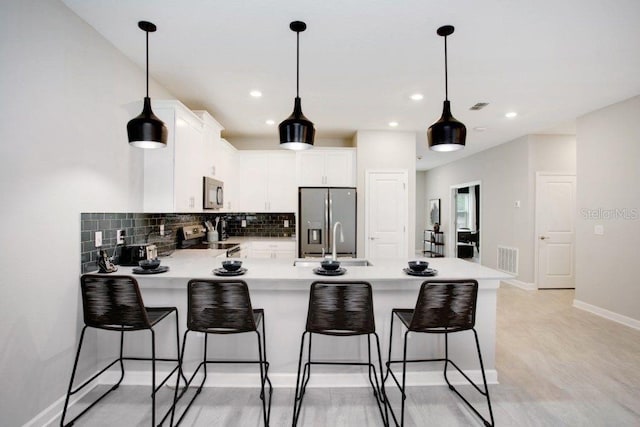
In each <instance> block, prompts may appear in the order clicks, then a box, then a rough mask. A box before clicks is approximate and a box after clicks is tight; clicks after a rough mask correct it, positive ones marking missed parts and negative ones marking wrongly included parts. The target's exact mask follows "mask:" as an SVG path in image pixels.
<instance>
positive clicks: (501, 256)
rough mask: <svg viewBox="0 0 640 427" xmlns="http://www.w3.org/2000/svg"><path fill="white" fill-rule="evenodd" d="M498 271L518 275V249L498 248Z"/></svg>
mask: <svg viewBox="0 0 640 427" xmlns="http://www.w3.org/2000/svg"><path fill="white" fill-rule="evenodd" d="M498 270H500V271H504V272H505V273H511V274H513V275H516V276H517V275H518V248H510V247H508V246H498Z"/></svg>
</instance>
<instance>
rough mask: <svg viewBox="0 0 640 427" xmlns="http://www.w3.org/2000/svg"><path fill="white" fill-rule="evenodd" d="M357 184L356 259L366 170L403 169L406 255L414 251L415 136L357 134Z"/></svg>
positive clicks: (361, 235) (360, 248)
mask: <svg viewBox="0 0 640 427" xmlns="http://www.w3.org/2000/svg"><path fill="white" fill-rule="evenodd" d="M354 141H355V146H356V150H357V151H356V163H357V176H356V179H357V183H358V203H357V209H358V233H357V234H358V241H357V245H358V247H357V252H358V257H363V256H364V246H365V243H364V238H365V236H364V211H365V206H366V205H365V200H364V199H365V181H366V171H367V170H370V169H377V170H384V169H405V170H406V171H407V173H408V179H409V182H408V184H407V209H408V213H409V219H408V224H407V247H408V249H407V253H408V254H412V253H413V252H414V251H415V226H416V134H415V133H414V132H390V131H357V132H356V135H355V138H354Z"/></svg>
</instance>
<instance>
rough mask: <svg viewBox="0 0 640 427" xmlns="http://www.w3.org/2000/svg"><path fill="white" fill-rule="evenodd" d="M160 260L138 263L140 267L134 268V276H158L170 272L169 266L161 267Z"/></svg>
mask: <svg viewBox="0 0 640 427" xmlns="http://www.w3.org/2000/svg"><path fill="white" fill-rule="evenodd" d="M160 262H161V261H160V260H159V259H158V258H154V259H143V260H141V261H139V262H138V267H133V270H132V272H133V273H134V274H158V273H165V272H167V271H169V266H168V265H160Z"/></svg>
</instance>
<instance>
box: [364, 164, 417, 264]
mask: <svg viewBox="0 0 640 427" xmlns="http://www.w3.org/2000/svg"><path fill="white" fill-rule="evenodd" d="M407 181H408V179H407V172H406V171H367V178H366V191H365V194H366V196H365V197H366V198H365V256H366V257H368V258H397V257H407V226H408V221H409V217H408V212H407V203H408V200H407Z"/></svg>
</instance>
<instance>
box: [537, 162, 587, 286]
mask: <svg viewBox="0 0 640 427" xmlns="http://www.w3.org/2000/svg"><path fill="white" fill-rule="evenodd" d="M541 176H572V177H573V178H574V179H576V183H575V184H576V186H577V176H576V174H575V173H571V172H547V171H536V181H535V191H534V198H535V206H534V214H533V228H534V233H535V234H534V235H533V240H534V241H535V243H534V245H533V284H534V286H535V287H536V289H540V286H539V281H538V279H539V278H538V268H539V257H538V253H539V251H540V239H539V238H538V236H539V235H540V227H539V221H538V214H539V213H540V209H539V206H538V180H539V178H540V177H541ZM574 210H575V206H574ZM573 237H574V241H573V250H574V256H573V271H574V274H575V271H576V265H575V264H576V257H575V249H576V242H575V237H576V236H575V230H574V236H573ZM575 285H576V284H575V275H574V283H573V286H574V288H573V289H575ZM558 289H562V288H558Z"/></svg>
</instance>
